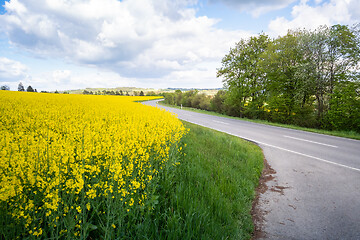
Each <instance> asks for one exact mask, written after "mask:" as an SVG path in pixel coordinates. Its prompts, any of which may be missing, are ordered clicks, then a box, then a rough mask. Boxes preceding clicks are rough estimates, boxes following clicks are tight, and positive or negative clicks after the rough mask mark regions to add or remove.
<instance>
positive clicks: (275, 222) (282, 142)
mask: <svg viewBox="0 0 360 240" xmlns="http://www.w3.org/2000/svg"><path fill="white" fill-rule="evenodd" d="M157 101H158V100H157ZM157 101H149V102H145V103H144V104H147V105H150V106H158V107H161V108H163V109H166V110H168V111H171V112H173V113H175V114H177V116H178V118H180V119H182V120H184V121H188V122H191V123H195V124H198V125H201V126H204V127H208V128H212V129H215V130H218V131H221V132H225V133H228V134H231V135H234V136H238V137H241V138H243V139H247V140H249V141H252V142H255V143H257V144H258V145H259V146H260V147H261V148H262V149H263V151H264V155H265V158H266V159H267V161H268V163H269V164H270V166H271V167H272V168H273V169H274V170H275V171H276V173H275V174H273V177H274V178H273V179H272V180H270V181H268V182H267V183H266V184H267V188H268V191H266V192H264V193H262V194H260V198H259V205H258V208H259V210H260V211H261V212H262V213H263V214H264V221H263V223H262V224H261V226H258V227H261V230H262V232H264V233H265V236H263V238H264V239H360V141H357V140H351V139H345V138H339V137H333V136H327V135H321V134H316V133H310V132H304V131H299V130H292V129H286V128H280V127H274V126H268V125H263V124H257V123H252V122H246V121H242V120H237V119H229V118H223V117H217V116H212V115H207V114H201V113H195V112H190V111H185V110H180V109H176V108H169V107H164V106H160V105H157V104H156V102H157ZM255 224H258V223H255Z"/></svg>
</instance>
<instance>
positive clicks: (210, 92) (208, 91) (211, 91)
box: [65, 87, 219, 96]
mask: <svg viewBox="0 0 360 240" xmlns="http://www.w3.org/2000/svg"><path fill="white" fill-rule="evenodd" d="M84 90H86V91H89V92H90V91H91V92H94V93H95V92H99V91H100V92H102V91H114V92H116V91H120V90H121V91H123V93H126V92H128V93H129V94H130V95H133V93H134V92H138V93H139V92H140V91H143V92H144V94H145V95H146V93H148V92H155V93H156V94H160V93H164V92H169V93H171V92H175V90H176V89H154V88H136V87H117V88H85V89H76V90H68V91H65V92H68V93H70V94H82V93H83V92H84ZM189 90H190V89H182V91H189ZM198 91H199V93H205V94H206V95H210V96H213V95H215V94H216V93H217V92H218V91H219V89H199V90H198Z"/></svg>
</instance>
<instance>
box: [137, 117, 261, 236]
mask: <svg viewBox="0 0 360 240" xmlns="http://www.w3.org/2000/svg"><path fill="white" fill-rule="evenodd" d="M184 123H185V125H186V127H187V128H189V129H190V132H189V133H188V134H187V135H186V136H185V137H184V139H183V144H186V145H187V147H185V151H184V152H185V156H182V159H181V160H180V162H181V164H180V165H178V166H177V167H175V168H173V169H171V171H167V172H166V173H165V174H164V175H162V178H161V180H160V182H159V188H158V198H157V199H156V200H157V201H158V203H157V205H156V209H154V215H152V216H151V217H150V219H148V220H149V221H148V223H149V224H150V225H148V226H147V227H146V228H145V229H143V230H144V231H143V232H142V233H141V235H139V236H137V237H138V238H139V239H140V238H145V239H249V238H250V237H251V234H252V231H253V223H252V219H251V215H250V210H251V206H252V201H253V199H254V196H255V188H256V186H257V184H258V179H259V177H260V174H261V171H262V166H263V154H262V151H261V149H260V148H259V147H257V146H256V145H254V144H251V143H248V142H246V141H243V140H241V139H239V138H236V137H233V136H229V135H227V134H224V133H220V132H216V131H213V130H210V129H207V128H204V127H200V126H197V125H194V124H190V123H187V122H184Z"/></svg>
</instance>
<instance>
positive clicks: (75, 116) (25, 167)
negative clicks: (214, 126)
mask: <svg viewBox="0 0 360 240" xmlns="http://www.w3.org/2000/svg"><path fill="white" fill-rule="evenodd" d="M150 98H154V97H125V96H88V95H69V94H42V93H21V92H10V91H1V92H0V103H1V104H0V135H1V138H0V204H1V203H2V204H5V205H6V208H7V211H8V213H7V214H9V215H11V216H12V217H13V218H14V219H18V220H19V221H22V222H24V225H25V228H26V229H27V231H28V233H30V234H32V235H35V236H38V235H41V234H42V233H43V230H42V229H41V226H44V223H43V222H42V220H41V217H39V216H40V215H41V214H43V215H45V216H46V217H47V218H48V219H53V220H52V222H51V224H53V226H54V227H56V226H57V224H58V221H59V217H60V219H62V218H65V217H66V216H67V214H68V213H69V212H71V211H73V212H75V213H77V214H82V213H83V212H84V211H91V210H93V208H94V206H93V205H96V204H97V206H96V207H97V208H99V206H100V205H101V204H103V203H97V202H96V201H95V199H97V198H103V199H107V198H109V197H112V198H114V196H116V197H117V198H120V197H121V201H122V202H123V203H124V205H126V204H127V207H126V208H127V211H129V210H128V209H129V208H130V209H131V207H132V206H133V205H134V204H135V203H143V202H144V201H146V196H147V195H146V194H147V192H146V188H147V186H148V185H149V184H150V183H151V181H152V179H154V177H156V175H157V173H158V171H159V170H160V169H161V168H162V167H163V166H164V164H165V163H166V161H167V160H168V159H169V152H170V149H171V147H172V146H173V145H174V144H176V143H177V142H178V141H179V140H180V139H181V137H182V136H183V135H184V134H185V132H186V131H185V128H184V126H183V125H182V123H181V122H180V121H179V120H178V119H177V118H176V117H175V116H174V115H173V114H171V113H169V112H166V111H163V110H160V109H158V108H152V107H148V106H145V105H142V104H140V103H136V102H135V101H141V100H146V99H150ZM103 209H104V208H103ZM0 217H1V216H0ZM77 223H81V220H79V219H77ZM113 227H114V226H113ZM66 232H67V230H64V229H62V230H61V233H66ZM78 234H79V232H77V233H76V234H75V235H78Z"/></svg>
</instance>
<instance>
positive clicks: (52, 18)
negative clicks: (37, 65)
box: [0, 0, 250, 79]
mask: <svg viewBox="0 0 360 240" xmlns="http://www.w3.org/2000/svg"><path fill="white" fill-rule="evenodd" d="M196 2H197V1H196V0H176V1H169V0H123V1H118V0H91V1H85V0H58V1H53V0H23V1H19V0H11V1H10V2H6V3H5V8H6V11H7V13H6V14H5V15H0V25H2V27H1V28H2V30H3V32H5V33H6V34H7V36H8V38H9V40H10V41H11V43H12V44H13V45H16V46H18V47H20V48H22V49H26V50H27V51H29V52H32V53H33V54H35V55H37V56H42V57H45V58H53V57H55V58H60V59H65V60H66V61H68V62H71V63H78V64H82V65H87V66H96V67H98V68H102V69H109V70H111V71H114V72H116V73H117V74H120V76H122V77H128V78H130V79H131V78H133V77H137V78H144V79H146V78H148V79H150V78H155V77H156V78H160V77H164V76H168V75H169V74H171V73H172V72H173V71H176V72H181V71H185V72H188V71H191V70H192V69H194V67H196V65H197V64H199V63H202V62H207V61H214V60H216V61H218V62H220V61H221V58H222V57H223V56H224V54H226V53H227V51H228V50H229V47H230V46H232V45H233V44H234V43H235V42H237V41H239V39H240V38H242V37H245V36H249V35H250V34H249V33H247V32H243V31H232V32H230V31H222V30H220V29H216V28H215V27H214V25H215V24H216V23H217V20H214V19H210V18H208V17H205V16H203V17H196V11H195V10H194V9H193V8H191V7H189V6H192V4H195V3H196ZM214 79H215V75H214Z"/></svg>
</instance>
